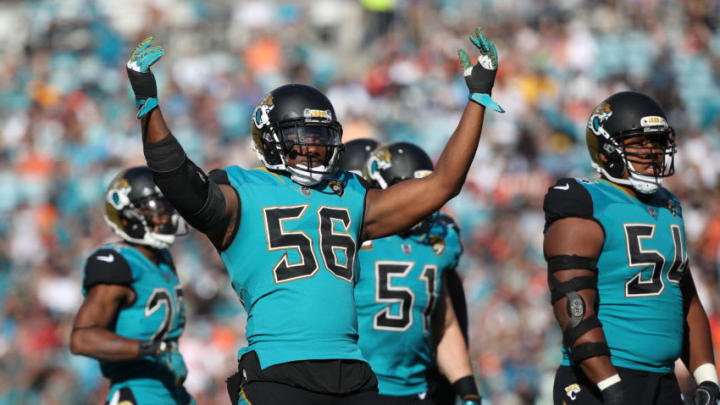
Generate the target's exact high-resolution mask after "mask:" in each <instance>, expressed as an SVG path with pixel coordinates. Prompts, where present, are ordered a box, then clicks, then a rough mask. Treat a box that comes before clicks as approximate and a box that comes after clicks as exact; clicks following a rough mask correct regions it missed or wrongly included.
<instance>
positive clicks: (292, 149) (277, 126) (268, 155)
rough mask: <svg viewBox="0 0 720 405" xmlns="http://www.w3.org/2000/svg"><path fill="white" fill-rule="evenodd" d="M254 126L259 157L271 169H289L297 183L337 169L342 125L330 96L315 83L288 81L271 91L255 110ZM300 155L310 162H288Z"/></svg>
mask: <svg viewBox="0 0 720 405" xmlns="http://www.w3.org/2000/svg"><path fill="white" fill-rule="evenodd" d="M251 129H252V138H253V149H254V150H255V152H256V153H257V155H258V159H260V161H261V162H262V163H263V165H265V167H266V168H268V169H270V170H283V171H287V172H289V173H290V177H291V178H292V180H293V181H295V182H296V183H299V184H303V185H313V184H317V183H319V182H320V181H322V180H323V179H324V178H325V176H326V175H327V174H330V173H333V172H334V171H335V170H336V168H335V166H336V163H337V160H338V159H339V157H340V154H341V152H342V126H341V125H340V123H339V122H338V121H337V119H336V117H335V109H334V108H333V106H332V104H331V103H330V100H328V98H327V97H325V95H324V94H323V93H321V92H320V91H319V90H317V89H315V88H313V87H310V86H305V85H302V84H288V85H285V86H281V87H278V88H276V89H275V90H273V91H271V92H270V93H268V94H267V95H266V96H265V97H263V99H262V101H261V102H260V103H259V104H258V105H257V107H255V110H254V111H253V115H252V122H251ZM312 147H320V148H325V150H324V152H325V153H324V154H322V153H320V154H316V153H314V152H311V148H312ZM312 149H314V148H312ZM297 156H305V157H306V159H307V165H305V164H294V165H293V164H290V163H289V161H290V160H293V159H294V158H296V157H297Z"/></svg>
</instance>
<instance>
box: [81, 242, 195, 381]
mask: <svg viewBox="0 0 720 405" xmlns="http://www.w3.org/2000/svg"><path fill="white" fill-rule="evenodd" d="M97 284H120V285H126V286H128V287H130V288H131V289H132V290H133V291H134V292H135V301H133V302H132V303H131V304H130V305H128V306H125V307H123V308H121V309H120V311H119V313H118V315H117V320H116V321H115V325H114V330H113V331H114V332H115V333H116V334H118V335H120V336H124V337H126V338H130V339H139V340H166V341H170V342H169V343H170V344H169V346H170V349H171V350H169V351H168V352H165V353H163V354H161V355H160V356H145V357H144V358H139V359H137V360H127V361H117V362H100V368H101V370H102V373H103V375H104V376H105V377H107V378H109V379H110V380H111V381H124V380H129V379H136V378H152V379H159V380H162V381H163V382H165V383H167V384H169V385H170V386H179V385H181V384H182V382H183V381H184V380H185V377H186V375H187V368H186V366H185V362H184V360H183V358H182V355H181V354H180V352H179V351H178V350H177V347H178V346H177V339H178V338H179V337H180V335H182V332H183V328H184V327H185V309H184V306H183V299H182V287H181V285H180V280H179V279H178V277H177V274H176V272H175V267H174V265H173V262H172V257H171V256H170V252H169V251H168V250H165V249H163V250H160V260H159V262H158V264H157V265H156V264H155V263H153V262H151V261H150V260H149V259H148V258H147V257H146V256H145V255H143V254H142V253H141V252H140V251H139V250H137V249H135V248H134V247H131V246H128V245H125V244H120V243H115V244H108V245H104V246H103V247H101V248H100V249H98V250H96V251H95V252H94V253H93V254H92V255H90V257H89V258H88V259H87V262H86V264H85V274H84V278H83V294H86V295H87V293H88V291H89V290H90V289H91V288H92V287H93V286H95V285H97Z"/></svg>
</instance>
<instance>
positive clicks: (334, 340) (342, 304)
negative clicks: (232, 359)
mask: <svg viewBox="0 0 720 405" xmlns="http://www.w3.org/2000/svg"><path fill="white" fill-rule="evenodd" d="M224 170H225V172H226V173H227V176H228V179H229V181H230V184H231V186H232V187H233V188H234V189H235V190H236V191H237V192H238V195H239V196H240V202H241V203H240V204H241V208H240V210H241V213H240V215H241V217H240V223H239V229H238V230H237V233H236V236H235V238H234V239H233V241H232V243H231V244H230V246H228V248H227V249H225V250H224V251H222V252H221V254H220V255H221V257H222V260H223V262H224V263H225V266H226V267H227V269H228V272H229V274H230V280H231V282H232V286H233V289H234V290H235V292H236V293H237V294H238V296H239V297H240V300H241V301H242V303H243V305H244V307H245V310H246V311H247V313H248V320H247V333H246V335H247V340H248V346H247V347H245V348H242V349H241V350H240V352H239V354H238V355H239V356H242V355H243V354H245V353H246V352H248V351H251V350H254V351H256V353H257V355H258V358H259V360H260V366H261V367H262V368H263V369H264V368H266V367H268V366H272V365H274V364H279V363H286V362H291V361H300V360H321V359H355V360H363V358H362V355H361V353H360V348H359V347H358V344H357V314H356V311H355V301H354V299H353V285H354V283H355V274H356V270H357V269H356V265H355V260H356V252H357V240H358V237H359V233H360V230H361V228H362V222H363V210H364V206H365V191H366V190H365V186H364V185H363V184H362V183H361V182H360V180H359V179H358V177H357V176H355V175H354V174H351V173H348V172H338V174H337V175H336V177H335V178H333V179H332V180H330V181H326V182H323V183H321V184H320V185H318V186H316V187H304V186H301V185H299V184H297V183H295V182H293V181H292V180H290V179H289V178H288V177H285V176H281V175H279V174H276V173H273V172H270V171H268V170H265V169H264V168H259V169H254V170H244V169H242V168H240V167H237V166H232V167H228V168H225V169H224Z"/></svg>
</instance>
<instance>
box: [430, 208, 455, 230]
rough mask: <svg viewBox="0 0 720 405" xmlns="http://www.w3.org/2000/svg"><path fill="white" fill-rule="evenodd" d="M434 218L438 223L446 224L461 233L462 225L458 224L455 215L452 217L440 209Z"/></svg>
mask: <svg viewBox="0 0 720 405" xmlns="http://www.w3.org/2000/svg"><path fill="white" fill-rule="evenodd" d="M434 219H435V221H437V222H438V223H440V224H442V225H444V226H446V227H447V228H449V229H450V230H452V231H454V232H455V233H456V234H458V235H460V227H459V226H458V224H457V222H455V219H453V217H451V216H450V215H448V214H446V213H444V212H441V211H438V213H437V214H436V215H435V218H434Z"/></svg>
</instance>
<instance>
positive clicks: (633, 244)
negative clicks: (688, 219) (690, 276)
mask: <svg viewBox="0 0 720 405" xmlns="http://www.w3.org/2000/svg"><path fill="white" fill-rule="evenodd" d="M624 227H625V240H626V242H627V255H628V266H629V267H630V268H631V269H632V268H634V267H635V268H641V269H643V270H644V269H645V268H647V267H648V266H652V273H651V275H650V279H647V280H644V279H643V270H640V271H638V272H637V273H636V274H635V276H633V278H631V279H630V280H628V281H627V282H626V283H625V296H626V297H652V296H657V295H660V294H662V292H663V291H664V290H665V282H664V281H663V277H662V272H663V269H664V267H665V262H666V258H665V256H663V254H662V253H660V252H659V251H657V250H655V249H645V248H643V246H642V241H643V240H644V239H652V238H653V237H654V236H655V225H654V224H624ZM670 234H671V235H672V240H673V247H674V249H673V250H674V253H673V259H672V260H673V261H672V264H671V265H670V267H669V269H668V272H667V279H668V281H670V282H671V283H676V284H677V283H679V282H680V280H681V279H682V276H683V274H684V271H685V270H686V268H687V263H688V262H687V252H685V246H684V245H683V240H682V234H681V233H680V226H679V225H675V224H672V225H670Z"/></svg>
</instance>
